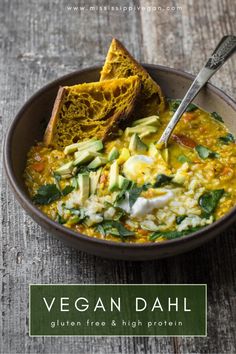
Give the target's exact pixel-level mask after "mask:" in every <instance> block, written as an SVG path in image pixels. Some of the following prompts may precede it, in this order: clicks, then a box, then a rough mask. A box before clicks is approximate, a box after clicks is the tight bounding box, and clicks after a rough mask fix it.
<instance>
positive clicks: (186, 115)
mask: <svg viewBox="0 0 236 354" xmlns="http://www.w3.org/2000/svg"><path fill="white" fill-rule="evenodd" d="M195 118H197V116H196V114H195V112H186V113H184V114H183V120H184V122H185V123H187V122H189V121H190V120H193V119H195Z"/></svg>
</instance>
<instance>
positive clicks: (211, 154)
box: [195, 145, 220, 160]
mask: <svg viewBox="0 0 236 354" xmlns="http://www.w3.org/2000/svg"><path fill="white" fill-rule="evenodd" d="M195 150H196V151H197V153H198V155H199V157H200V158H201V159H203V160H205V159H207V158H216V157H219V156H220V155H219V154H218V153H217V152H215V151H212V150H210V149H208V148H207V147H205V146H203V145H197V146H196V147H195Z"/></svg>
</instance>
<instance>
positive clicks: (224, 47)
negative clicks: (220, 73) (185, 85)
mask: <svg viewBox="0 0 236 354" xmlns="http://www.w3.org/2000/svg"><path fill="white" fill-rule="evenodd" d="M235 51H236V36H231V35H230V36H224V37H223V38H222V39H221V41H220V42H219V44H218V45H217V47H216V49H215V50H214V52H213V53H212V55H211V56H210V58H209V59H208V60H207V63H206V64H205V65H204V67H203V68H202V69H201V70H200V72H199V74H198V75H197V77H196V79H195V80H194V81H193V83H192V85H191V86H190V88H189V90H188V92H187V93H186V95H185V96H184V98H183V100H182V102H181V104H180V105H179V107H178V109H177V110H176V112H175V114H174V115H173V117H172V118H171V120H170V122H169V123H168V125H167V127H166V128H165V130H164V132H163V134H162V136H161V138H160V140H159V142H158V143H159V144H160V147H161V146H165V147H166V146H167V144H168V140H169V138H170V136H171V133H172V132H173V130H174V128H175V126H176V124H177V123H178V121H179V120H180V118H181V116H182V115H183V113H184V112H185V111H186V109H187V107H188V105H189V104H190V103H191V102H192V101H193V99H194V98H195V97H196V96H197V94H198V92H199V91H200V90H201V88H202V87H203V86H204V85H205V84H206V83H207V81H208V80H209V79H210V78H211V77H212V76H213V75H214V74H215V73H216V71H217V70H218V69H219V68H220V67H221V66H222V65H223V64H224V63H225V62H226V60H227V59H228V58H229V57H230V56H231V55H232V54H233V53H234V52H235Z"/></svg>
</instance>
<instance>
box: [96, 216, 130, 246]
mask: <svg viewBox="0 0 236 354" xmlns="http://www.w3.org/2000/svg"><path fill="white" fill-rule="evenodd" d="M96 230H97V231H98V232H100V233H101V234H102V235H104V236H106V235H109V234H110V235H113V236H119V237H120V238H121V239H122V241H124V239H125V238H126V237H130V236H134V235H135V233H134V232H133V231H130V230H128V229H126V228H125V227H124V226H123V225H122V224H121V222H119V221H115V220H105V221H103V222H101V223H100V224H99V225H97V227H96Z"/></svg>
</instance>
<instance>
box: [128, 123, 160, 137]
mask: <svg viewBox="0 0 236 354" xmlns="http://www.w3.org/2000/svg"><path fill="white" fill-rule="evenodd" d="M157 129H158V128H157V127H154V126H152V125H147V126H146V125H137V126H135V127H131V128H130V127H128V128H126V129H125V135H126V136H129V135H132V134H135V133H136V134H138V135H139V137H140V138H143V137H145V136H147V135H149V134H152V133H156V132H157Z"/></svg>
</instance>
